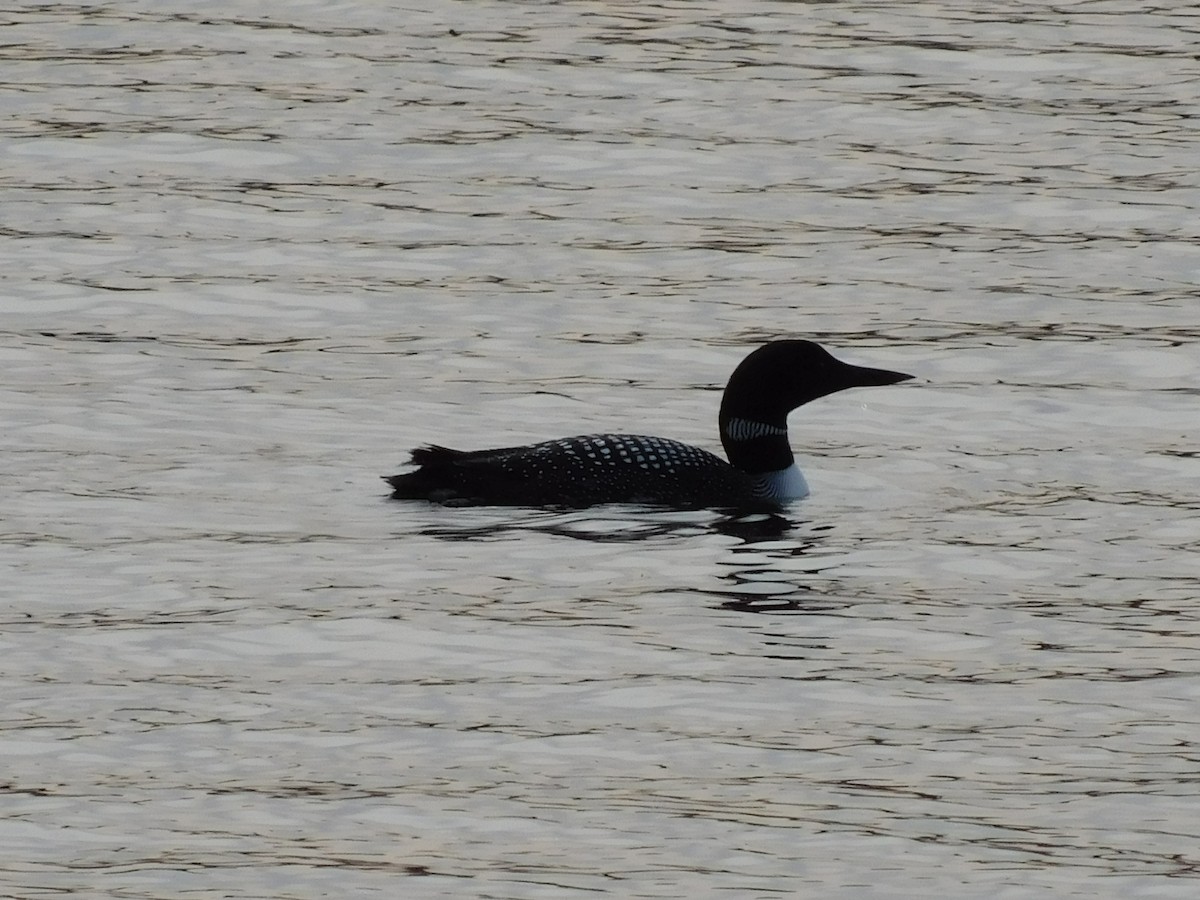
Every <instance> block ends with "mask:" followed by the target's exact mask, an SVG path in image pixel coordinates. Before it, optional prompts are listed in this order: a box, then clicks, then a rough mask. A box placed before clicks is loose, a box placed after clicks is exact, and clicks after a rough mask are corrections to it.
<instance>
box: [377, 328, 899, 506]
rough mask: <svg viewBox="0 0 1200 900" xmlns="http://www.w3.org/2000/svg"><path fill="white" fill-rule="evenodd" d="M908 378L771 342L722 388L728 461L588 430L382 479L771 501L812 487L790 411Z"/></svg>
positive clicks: (792, 343) (655, 498)
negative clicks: (799, 463) (794, 442)
mask: <svg viewBox="0 0 1200 900" xmlns="http://www.w3.org/2000/svg"><path fill="white" fill-rule="evenodd" d="M912 377H913V376H911V375H905V374H903V373H901V372H889V371H888V370H886V369H871V368H867V367H864V366H853V365H850V364H849V363H844V362H841V361H839V360H837V359H834V358H833V357H832V356H831V355H830V354H829V352H828V351H826V350H825V349H824V348H822V347H821V346H819V345H817V344H814V343H813V342H812V341H798V340H787V341H772V342H771V343H769V344H765V345H763V346H762V347H759V348H758V349H757V350H755V351H754V352H753V353H751V354H750V355H749V356H747V357H746V358H745V359H744V360H742V362H741V364H740V365H739V366H738V367H737V368H736V369H734V372H733V375H731V376H730V378H729V384H727V385H726V386H725V395H724V397H723V398H722V400H721V412H720V416H719V419H718V421H719V424H720V429H721V443H722V445H724V447H725V453H726V455H727V456H728V457H729V462H725V460H723V459H721V458H720V457H719V456H715V455H714V454H712V453H709V452H708V451H707V450H701V449H700V448H699V447H693V446H691V445H689V444H683V443H680V442H679V441H672V440H668V439H667V438H660V437H652V436H649V435H643V434H586V435H579V436H577V437H568V438H561V439H559V440H554V441H544V442H542V443H539V444H526V445H524V446H521V447H503V448H499V449H496V450H466V451H464V450H451V449H449V448H447V447H438V446H424V447H418V448H417V449H416V450H414V451H413V453H412V463H413V464H414V465H416V466H418V468H417V469H416V471H413V472H407V473H404V474H401V475H392V476H391V477H388V478H386V479H385V480H386V481H387V483H388V484H390V485H391V486H392V497H393V498H395V499H398V500H429V501H432V502H434V503H442V504H446V505H450V506H567V507H585V506H593V505H595V504H600V503H645V504H654V505H661V506H669V507H675V508H683V509H696V508H702V507H715V508H735V509H743V510H774V509H779V508H780V507H781V506H782V505H783V504H784V503H786V502H788V501H790V500H798V499H800V498H802V497H806V496H807V495H808V485H807V483H805V481H804V476H803V475H802V474H801V472H800V470H799V469H798V468H797V467H796V461H795V458H794V457H793V456H792V447H791V445H790V444H789V443H788V430H787V417H788V413H790V412H791V411H792V410H794V409H796V408H797V407H800V406H803V405H804V404H805V403H808V402H809V401H812V400H816V399H817V398H818V397H824V396H826V395H828V394H833V393H836V392H837V391H842V390H845V389H846V388H852V387H870V386H875V385H884V384H895V383H896V382H899V381H907V380H908V379H910V378H912Z"/></svg>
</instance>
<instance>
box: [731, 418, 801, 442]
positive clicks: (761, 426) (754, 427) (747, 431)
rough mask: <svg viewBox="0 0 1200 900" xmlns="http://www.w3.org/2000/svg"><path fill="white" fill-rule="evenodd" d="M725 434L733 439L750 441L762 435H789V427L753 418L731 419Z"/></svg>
mask: <svg viewBox="0 0 1200 900" xmlns="http://www.w3.org/2000/svg"><path fill="white" fill-rule="evenodd" d="M725 436H726V437H728V438H729V439H730V440H731V441H750V440H753V439H754V438H760V437H787V429H786V428H780V427H779V426H778V425H768V424H766V423H765V422H755V421H754V420H753V419H730V420H729V421H728V422H727V423H726V424H725Z"/></svg>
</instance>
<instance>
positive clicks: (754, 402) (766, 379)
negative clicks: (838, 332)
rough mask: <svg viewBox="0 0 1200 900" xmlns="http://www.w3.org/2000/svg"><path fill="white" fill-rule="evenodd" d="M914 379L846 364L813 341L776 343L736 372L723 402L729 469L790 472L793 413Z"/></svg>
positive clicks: (723, 434)
mask: <svg viewBox="0 0 1200 900" xmlns="http://www.w3.org/2000/svg"><path fill="white" fill-rule="evenodd" d="M912 377H913V376H911V375H905V374H903V373H902V372H890V371H888V370H887V369H872V368H868V367H866V366H853V365H850V364H849V363H844V362H842V361H841V360H838V359H834V358H833V356H831V355H830V353H829V351H827V350H825V349H824V348H823V347H821V346H820V345H818V344H814V343H813V342H812V341H792V340H789V341H772V342H771V343H769V344H764V345H763V346H762V347H759V348H758V349H757V350H755V351H754V352H753V353H751V354H750V355H749V356H747V357H746V358H745V359H744V360H742V362H741V364H740V365H739V366H738V367H737V368H736V369H734V370H733V375H731V376H730V378H729V384H728V385H726V387H725V396H724V397H723V398H722V400H721V415H720V425H721V443H722V444H723V445H724V447H725V453H726V455H727V456H728V457H729V462H730V464H732V465H733V466H735V467H737V468H739V469H741V470H742V471H744V472H749V473H750V474H752V475H758V474H762V473H767V472H779V471H782V470H785V469H788V468H790V467H791V466H793V465H794V464H795V460H794V459H793V457H792V448H791V446H790V445H789V444H788V436H787V417H788V413H790V412H791V411H792V410H793V409H796V408H797V407H799V406H803V405H804V404H805V403H808V402H810V401H812V400H816V399H817V398H818V397H824V396H826V395H827V394H833V393H836V392H837V391H843V390H845V389H846V388H852V387H871V386H875V385H884V384H895V383H896V382H899V381H907V380H908V379H910V378H912Z"/></svg>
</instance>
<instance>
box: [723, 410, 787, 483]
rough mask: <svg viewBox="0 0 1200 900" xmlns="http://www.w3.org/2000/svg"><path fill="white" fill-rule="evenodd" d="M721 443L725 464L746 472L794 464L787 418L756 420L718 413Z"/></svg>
mask: <svg viewBox="0 0 1200 900" xmlns="http://www.w3.org/2000/svg"><path fill="white" fill-rule="evenodd" d="M721 444H722V445H723V446H724V447H725V455H726V456H727V457H728V458H729V464H730V465H731V466H733V467H734V468H735V469H741V470H742V471H743V472H746V473H748V474H750V475H760V474H763V473H766V472H779V471H782V470H784V469H787V468H789V467H791V466H793V465H795V462H796V460H795V458H794V457H793V455H792V446H791V444H789V443H788V432H787V419H786V418H785V419H778V420H776V421H759V420H758V419H751V418H742V417H739V416H725V415H722V416H721Z"/></svg>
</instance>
